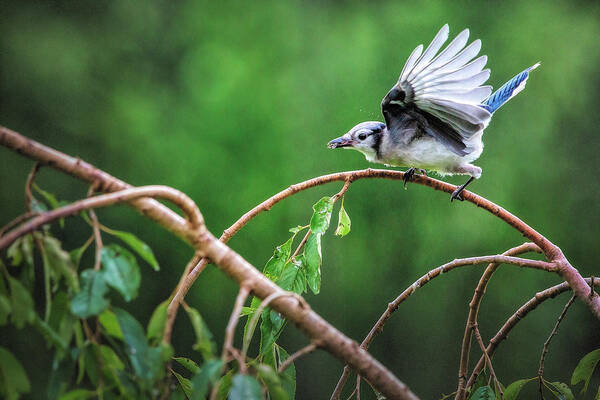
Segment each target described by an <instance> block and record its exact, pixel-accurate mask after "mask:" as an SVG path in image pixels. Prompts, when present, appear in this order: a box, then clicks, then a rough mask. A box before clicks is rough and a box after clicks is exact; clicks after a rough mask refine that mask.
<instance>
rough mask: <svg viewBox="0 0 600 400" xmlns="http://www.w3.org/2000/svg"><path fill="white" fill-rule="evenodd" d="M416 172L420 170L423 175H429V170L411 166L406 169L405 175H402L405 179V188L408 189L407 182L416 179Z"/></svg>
mask: <svg viewBox="0 0 600 400" xmlns="http://www.w3.org/2000/svg"><path fill="white" fill-rule="evenodd" d="M416 172H418V173H419V174H421V175H425V176H427V172H426V171H425V170H424V169H422V168H414V167H410V168H409V169H407V170H406V171H404V175H403V176H402V180H403V181H404V189H406V184H407V183H408V182H410V181H412V180H413V179H414V177H415V173H416Z"/></svg>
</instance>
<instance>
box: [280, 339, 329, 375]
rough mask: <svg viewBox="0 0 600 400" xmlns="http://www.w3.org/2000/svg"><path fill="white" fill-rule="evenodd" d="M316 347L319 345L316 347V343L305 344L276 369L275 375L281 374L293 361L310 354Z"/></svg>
mask: <svg viewBox="0 0 600 400" xmlns="http://www.w3.org/2000/svg"><path fill="white" fill-rule="evenodd" d="M318 347H319V345H318V342H317V341H313V342H311V343H309V344H307V345H306V346H304V347H303V348H301V349H300V350H298V351H296V352H295V353H293V354H292V355H290V356H289V357H288V358H286V359H285V361H284V362H282V363H281V365H280V366H279V368H278V369H277V373H279V374H281V373H282V372H283V371H285V370H286V369H287V368H288V367H289V366H290V365H292V363H293V362H294V361H296V360H297V359H298V358H300V357H302V356H303V355H306V354H308V353H312V352H313V351H315V349H317V348H318Z"/></svg>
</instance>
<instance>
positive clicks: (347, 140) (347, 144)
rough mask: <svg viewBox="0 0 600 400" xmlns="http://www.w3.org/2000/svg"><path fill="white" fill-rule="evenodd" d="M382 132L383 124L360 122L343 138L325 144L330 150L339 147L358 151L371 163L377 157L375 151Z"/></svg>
mask: <svg viewBox="0 0 600 400" xmlns="http://www.w3.org/2000/svg"><path fill="white" fill-rule="evenodd" d="M384 130H385V124H384V123H383V122H378V121H367V122H361V123H360V124H358V125H356V126H355V127H354V128H352V129H350V130H349V131H348V133H346V134H345V135H344V136H340V137H339V138H337V139H333V140H332V141H331V142H329V143H328V144H327V147H329V148H330V149H337V148H340V147H341V148H344V149H354V150H358V151H360V152H361V153H363V154H364V155H365V157H366V158H367V160H369V161H373V160H374V159H375V157H376V156H377V150H378V148H379V143H380V141H381V136H382V135H383V132H384Z"/></svg>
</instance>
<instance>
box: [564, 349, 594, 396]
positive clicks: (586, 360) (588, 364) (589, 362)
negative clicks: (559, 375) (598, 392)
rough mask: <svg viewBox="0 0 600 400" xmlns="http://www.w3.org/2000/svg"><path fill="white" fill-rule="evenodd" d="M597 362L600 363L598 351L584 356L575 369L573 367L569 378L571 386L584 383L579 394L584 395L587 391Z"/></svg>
mask: <svg viewBox="0 0 600 400" xmlns="http://www.w3.org/2000/svg"><path fill="white" fill-rule="evenodd" d="M598 361H600V349H597V350H594V351H592V352H590V353H588V354H586V355H585V356H584V357H583V358H582V359H581V360H580V361H579V363H578V364H577V367H575V370H574V371H573V376H572V377H571V385H577V384H578V383H579V382H585V385H584V386H583V389H582V390H581V393H585V392H586V391H587V388H588V385H589V384H590V379H591V377H592V373H593V372H594V369H595V368H596V365H598Z"/></svg>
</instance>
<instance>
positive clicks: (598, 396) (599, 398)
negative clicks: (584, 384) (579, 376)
mask: <svg viewBox="0 0 600 400" xmlns="http://www.w3.org/2000/svg"><path fill="white" fill-rule="evenodd" d="M594 400H600V386H598V392H597V393H596V396H594Z"/></svg>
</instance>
